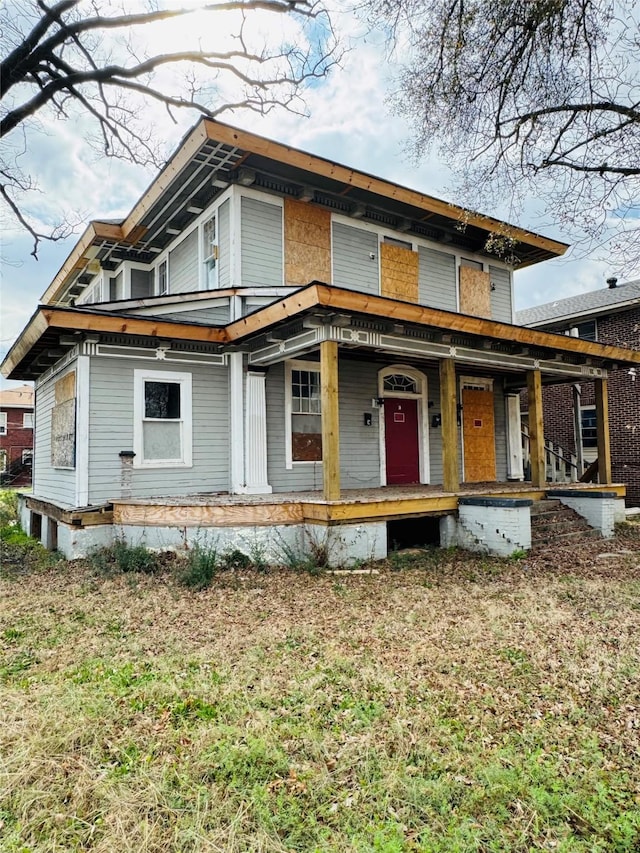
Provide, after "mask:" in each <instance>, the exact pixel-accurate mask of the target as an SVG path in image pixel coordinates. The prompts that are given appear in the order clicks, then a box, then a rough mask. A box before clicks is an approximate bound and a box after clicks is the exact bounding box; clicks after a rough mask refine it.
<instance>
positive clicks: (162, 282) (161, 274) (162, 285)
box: [156, 258, 169, 296]
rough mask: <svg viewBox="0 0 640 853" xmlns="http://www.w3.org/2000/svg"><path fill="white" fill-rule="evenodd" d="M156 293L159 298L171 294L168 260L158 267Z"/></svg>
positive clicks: (161, 262)
mask: <svg viewBox="0 0 640 853" xmlns="http://www.w3.org/2000/svg"><path fill="white" fill-rule="evenodd" d="M156 293H157V294H158V296H164V295H165V294H167V293H169V264H168V263H167V260H166V258H165V260H164V261H160V263H159V264H158V266H157V267H156Z"/></svg>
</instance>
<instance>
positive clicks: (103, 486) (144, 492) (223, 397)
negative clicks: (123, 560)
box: [89, 357, 229, 503]
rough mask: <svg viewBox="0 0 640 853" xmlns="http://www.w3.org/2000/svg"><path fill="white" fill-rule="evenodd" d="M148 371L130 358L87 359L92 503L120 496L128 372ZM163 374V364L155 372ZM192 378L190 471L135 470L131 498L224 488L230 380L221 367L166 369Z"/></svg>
mask: <svg viewBox="0 0 640 853" xmlns="http://www.w3.org/2000/svg"><path fill="white" fill-rule="evenodd" d="M137 368H144V369H145V370H148V369H149V364H148V362H147V363H143V362H140V361H136V360H135V359H117V358H100V357H94V358H92V359H91V405H90V431H89V434H90V443H89V499H90V501H91V502H92V503H99V502H101V501H105V500H109V499H110V498H115V497H118V496H120V494H121V484H120V468H121V463H120V458H119V456H118V454H119V453H120V451H121V450H131V449H132V447H133V372H134V370H135V369H137ZM163 369H164V370H166V369H168V366H167V364H166V363H163V364H160V363H159V364H158V370H163ZM170 369H171V370H184V371H185V372H191V374H192V377H193V378H192V393H193V466H192V467H190V468H149V469H140V468H134V469H133V471H132V477H131V495H132V497H152V496H158V497H163V496H164V497H169V496H171V495H189V494H194V493H197V492H216V491H228V488H229V380H228V371H227V369H226V368H223V367H213V366H210V365H186V364H185V365H184V367H182V366H181V367H177V366H176V365H171V368H170Z"/></svg>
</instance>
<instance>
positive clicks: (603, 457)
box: [593, 379, 613, 483]
mask: <svg viewBox="0 0 640 853" xmlns="http://www.w3.org/2000/svg"><path fill="white" fill-rule="evenodd" d="M593 385H594V389H593V390H594V393H595V398H596V433H597V438H598V482H599V483H612V482H613V479H612V475H611V446H610V443H609V397H608V395H607V380H606V379H596V380H595V382H594V383H593Z"/></svg>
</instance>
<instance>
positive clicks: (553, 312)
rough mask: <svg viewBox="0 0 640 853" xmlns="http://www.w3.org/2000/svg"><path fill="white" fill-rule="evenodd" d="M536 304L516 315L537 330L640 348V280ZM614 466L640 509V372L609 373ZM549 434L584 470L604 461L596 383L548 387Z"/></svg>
mask: <svg viewBox="0 0 640 853" xmlns="http://www.w3.org/2000/svg"><path fill="white" fill-rule="evenodd" d="M607 284H608V287H606V288H601V289H599V290H592V291H589V292H588V293H582V294H580V295H579V296H572V297H569V298H568V299H558V300H556V301H554V302H547V303H545V304H544V305H536V306H535V307H533V308H528V309H526V310H524V311H519V312H518V313H517V315H516V318H517V322H518V323H520V324H521V325H523V326H529V327H530V328H534V329H544V330H545V331H549V332H560V333H561V334H568V335H574V336H576V337H580V338H582V339H584V340H589V341H598V342H599V343H602V344H612V345H613V346H617V347H629V348H631V349H634V350H640V280H636V281H630V282H627V283H626V284H622V285H618V283H617V279H615V278H610V279H608V280H607ZM608 385H609V425H610V430H611V467H612V476H613V478H614V480H615V481H616V482H619V483H624V484H625V485H626V487H627V503H628V504H629V505H631V506H638V505H640V371H638V370H637V369H636V368H635V367H628V366H625V367H622V368H620V369H619V370H613V371H611V373H610V375H609V381H608ZM543 401H544V431H545V436H546V438H548V439H549V440H551V441H552V442H554V444H556V445H558V446H560V447H561V448H564V449H565V450H566V451H568V452H569V453H571V454H574V455H575V456H576V457H577V459H578V460H580V459H582V460H583V464H582V465H580V467H581V468H583V469H584V467H586V466H588V465H589V464H591V463H593V462H594V460H596V459H597V457H598V448H597V437H596V431H597V430H596V407H595V400H594V388H593V383H591V382H581V383H579V385H577V386H576V385H573V384H571V385H558V386H555V387H553V388H545V389H544V393H543Z"/></svg>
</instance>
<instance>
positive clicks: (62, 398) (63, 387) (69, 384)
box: [55, 370, 76, 406]
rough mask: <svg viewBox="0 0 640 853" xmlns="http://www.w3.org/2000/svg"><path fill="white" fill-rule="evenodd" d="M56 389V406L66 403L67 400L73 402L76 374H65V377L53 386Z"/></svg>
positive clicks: (73, 372)
mask: <svg viewBox="0 0 640 853" xmlns="http://www.w3.org/2000/svg"><path fill="white" fill-rule="evenodd" d="M55 389H56V406H57V405H59V404H60V403H66V402H67V400H73V398H74V397H75V396H76V372H75V370H72V371H71V372H70V373H67V375H66V376H63V377H62V379H58V381H57V382H56V384H55Z"/></svg>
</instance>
